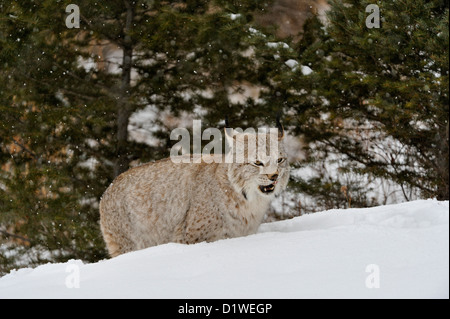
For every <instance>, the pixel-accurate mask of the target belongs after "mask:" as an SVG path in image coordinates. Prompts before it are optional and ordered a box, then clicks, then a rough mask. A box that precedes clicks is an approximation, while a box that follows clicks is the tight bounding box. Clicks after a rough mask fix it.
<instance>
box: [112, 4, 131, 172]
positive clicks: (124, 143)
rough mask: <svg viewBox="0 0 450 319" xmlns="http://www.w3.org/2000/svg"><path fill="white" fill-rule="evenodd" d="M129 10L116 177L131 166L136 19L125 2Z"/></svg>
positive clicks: (125, 33) (125, 29) (120, 94)
mask: <svg viewBox="0 0 450 319" xmlns="http://www.w3.org/2000/svg"><path fill="white" fill-rule="evenodd" d="M125 5H126V8H127V11H126V21H125V28H124V35H125V37H124V41H123V45H122V50H123V58H122V78H121V83H120V89H119V95H118V103H117V153H116V161H115V163H114V177H117V176H118V175H120V174H122V173H123V172H125V171H126V170H128V167H129V165H130V159H129V154H128V153H127V148H128V122H129V118H130V116H131V105H130V99H129V97H130V88H131V84H130V83H131V68H132V58H133V43H132V40H131V37H130V29H131V26H132V22H133V19H134V8H133V6H132V5H131V4H130V3H129V2H128V1H125Z"/></svg>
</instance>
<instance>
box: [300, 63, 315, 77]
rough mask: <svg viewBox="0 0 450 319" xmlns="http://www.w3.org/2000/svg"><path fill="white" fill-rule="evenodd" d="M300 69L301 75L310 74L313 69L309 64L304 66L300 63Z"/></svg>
mask: <svg viewBox="0 0 450 319" xmlns="http://www.w3.org/2000/svg"><path fill="white" fill-rule="evenodd" d="M301 70H302V74H303V75H310V74H311V73H313V70H312V69H311V68H310V67H309V66H306V65H302V66H301Z"/></svg>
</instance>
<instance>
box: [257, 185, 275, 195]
mask: <svg viewBox="0 0 450 319" xmlns="http://www.w3.org/2000/svg"><path fill="white" fill-rule="evenodd" d="M259 190H260V191H261V192H263V193H264V194H270V193H272V192H273V191H274V190H275V183H274V184H270V185H260V186H259Z"/></svg>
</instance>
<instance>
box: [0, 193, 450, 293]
mask: <svg viewBox="0 0 450 319" xmlns="http://www.w3.org/2000/svg"><path fill="white" fill-rule="evenodd" d="M1 298H449V204H448V202H439V201H435V200H428V201H415V202H409V203H403V204H397V205H390V206H381V207H375V208H367V209H347V210H331V211H325V212H321V213H316V214H312V215H305V216H302V217H297V218H294V219H292V220H287V221H282V222H275V223H270V224H263V225H261V227H260V229H259V232H258V234H256V235H253V236H248V237H242V238H235V239H228V240H221V241H218V242H214V243H200V244H196V245H189V246H187V245H181V244H167V245H161V246H157V247H152V248H148V249H145V250H141V251H137V252H133V253H129V254H125V255H122V256H119V257H117V258H113V259H110V260H104V261H100V262H98V263H95V264H84V263H83V262H81V261H79V260H73V261H69V262H67V263H61V264H47V265H43V266H40V267H37V268H36V269H20V270H16V271H13V272H11V273H10V274H8V275H6V276H4V277H2V278H0V299H1Z"/></svg>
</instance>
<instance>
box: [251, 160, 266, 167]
mask: <svg viewBox="0 0 450 319" xmlns="http://www.w3.org/2000/svg"><path fill="white" fill-rule="evenodd" d="M253 164H255V165H256V166H264V164H263V162H261V161H256V162H254V163H253Z"/></svg>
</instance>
